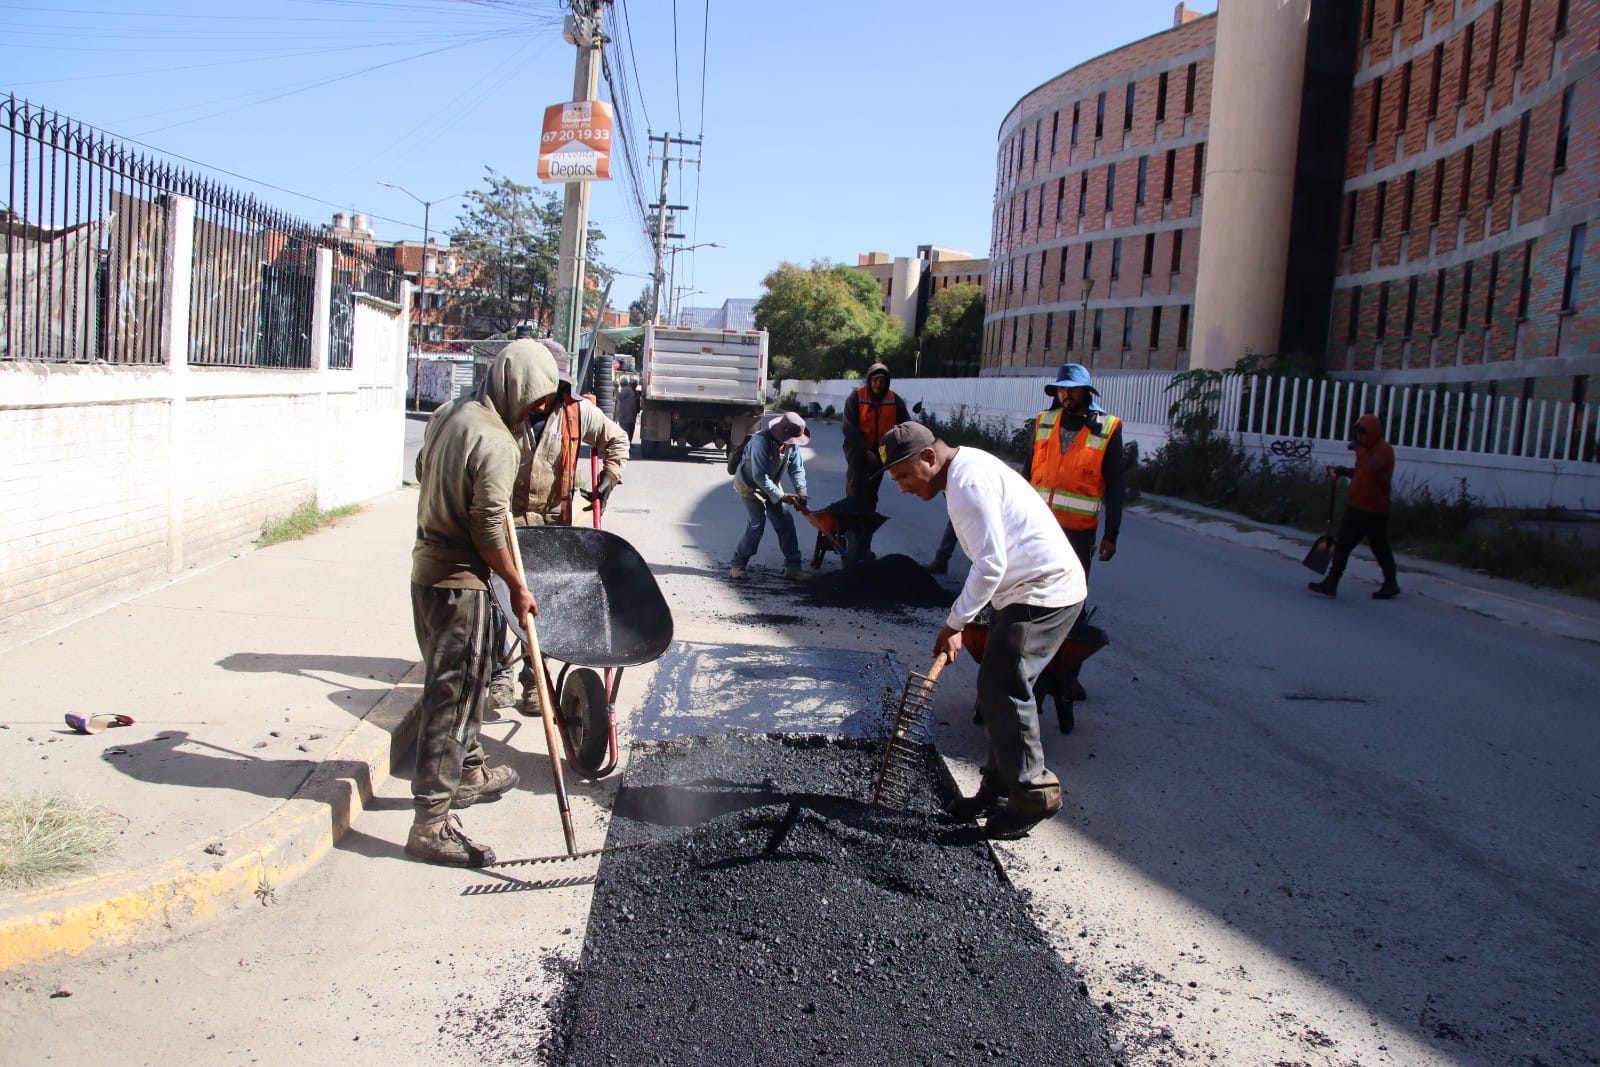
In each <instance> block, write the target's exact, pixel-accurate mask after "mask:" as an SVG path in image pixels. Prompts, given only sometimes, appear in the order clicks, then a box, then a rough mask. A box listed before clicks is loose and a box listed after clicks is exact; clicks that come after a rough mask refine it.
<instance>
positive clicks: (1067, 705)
mask: <svg viewBox="0 0 1600 1067" xmlns="http://www.w3.org/2000/svg"><path fill="white" fill-rule="evenodd" d="M1094 612H1095V609H1093V608H1090V609H1089V611H1087V612H1086V613H1084V614H1082V615H1079V616H1078V618H1077V621H1076V622H1074V623H1073V624H1072V629H1071V630H1069V631H1067V636H1066V638H1065V639H1064V640H1062V642H1061V647H1060V648H1058V649H1056V654H1055V655H1054V656H1052V657H1051V659H1050V662H1049V663H1048V664H1046V665H1045V668H1044V673H1043V674H1042V675H1041V676H1040V679H1039V683H1040V684H1039V686H1038V687H1036V692H1038V693H1044V692H1048V693H1050V694H1051V696H1052V697H1053V698H1054V699H1055V702H1056V724H1057V725H1058V726H1060V727H1061V732H1062V733H1064V734H1070V733H1071V732H1072V728H1073V727H1074V726H1075V725H1076V717H1075V715H1074V708H1073V699H1072V680H1073V679H1074V678H1075V677H1076V676H1077V672H1078V668H1079V667H1080V666H1082V665H1083V661H1084V660H1086V659H1088V658H1089V657H1090V656H1092V655H1094V654H1095V653H1096V652H1099V651H1100V650H1101V649H1102V648H1105V647H1106V646H1107V645H1109V644H1110V643H1111V639H1110V638H1109V637H1107V636H1106V632H1105V631H1104V630H1102V629H1101V628H1100V627H1098V626H1095V625H1092V623H1091V622H1090V620H1091V619H1093V618H1094ZM992 616H993V612H992V611H990V610H989V609H987V608H986V609H984V610H983V611H982V612H980V613H979V614H978V617H977V618H976V619H974V620H973V621H972V622H970V623H968V624H967V625H966V626H965V627H964V628H963V629H962V631H961V647H962V648H965V649H966V650H967V651H968V652H971V653H972V660H973V662H974V663H982V662H983V650H984V646H985V645H987V644H988V640H989V619H990V618H991V617H992ZM1039 710H1040V712H1041V713H1042V712H1043V711H1044V708H1043V707H1041V708H1040V709H1039ZM972 721H973V722H982V721H983V717H982V713H981V712H980V711H978V710H977V709H976V708H975V709H974V710H973V720H972Z"/></svg>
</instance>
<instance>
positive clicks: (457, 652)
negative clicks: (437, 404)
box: [406, 341, 561, 867]
mask: <svg viewBox="0 0 1600 1067" xmlns="http://www.w3.org/2000/svg"><path fill="white" fill-rule="evenodd" d="M560 384H561V383H560V378H559V374H558V372H557V370H556V363H555V359H554V358H553V357H552V355H551V354H550V352H549V350H548V349H546V348H545V347H544V346H543V345H541V344H539V343H538V342H536V341H521V342H514V343H512V344H509V345H507V346H506V347H505V349H504V350H503V351H502V352H501V353H500V355H498V356H496V357H495V360H494V362H493V363H491V364H490V365H489V373H488V377H487V378H486V379H485V381H484V384H483V388H482V389H481V390H480V391H479V392H477V393H475V394H473V395H471V396H465V397H461V398H459V399H456V400H453V401H451V402H450V403H448V404H445V405H444V406H443V407H441V408H439V409H438V410H437V411H435V412H434V413H433V417H432V418H430V419H429V420H428V428H427V430H426V431H425V432H424V434H423V439H422V448H421V450H420V451H419V452H418V453H417V469H416V473H417V485H418V491H417V536H416V544H415V546H414V547H413V548H412V551H411V615H412V621H413V624H414V625H415V627H416V632H417V644H418V646H419V647H420V648H421V650H422V661H423V664H424V672H425V675H424V680H423V685H422V697H421V700H420V701H419V703H418V723H417V765H416V771H415V772H414V774H413V776H412V782H411V792H412V803H413V805H414V809H415V810H414V815H413V821H412V826H411V832H410V834H409V835H408V836H407V838H406V854H407V855H408V856H411V857H413V858H415V859H419V860H423V861H424V862H427V863H443V864H450V865H454V866H462V867H482V866H485V865H487V864H490V863H493V862H494V851H493V850H492V849H490V848H488V847H486V846H484V845H479V844H477V843H476V842H474V841H472V840H471V839H470V838H468V837H467V836H466V833H465V832H464V831H463V830H462V827H461V821H460V819H459V818H458V817H457V816H455V815H452V814H451V810H452V809H453V808H464V807H468V806H470V805H472V804H476V803H479V802H481V801H485V800H492V799H495V798H496V797H499V796H500V795H502V794H503V793H505V792H506V791H507V790H509V789H511V788H512V787H513V786H515V785H516V784H517V772H516V771H514V770H512V769H511V768H509V767H490V766H489V765H488V763H487V761H486V760H485V758H484V751H483V745H482V744H481V743H480V742H479V740H478V728H479V726H480V725H481V724H482V722H483V709H484V704H485V702H486V700H487V695H488V690H489V671H490V659H491V657H490V652H491V649H492V647H493V642H494V641H495V639H496V637H497V636H498V635H497V632H496V631H495V630H494V628H493V626H492V624H491V621H490V619H491V612H490V596H489V575H490V572H493V573H495V574H498V575H499V576H500V577H501V578H502V579H503V580H504V581H505V583H506V586H507V587H508V588H509V590H510V593H511V607H512V610H514V611H516V612H517V613H518V615H523V614H537V613H538V610H539V609H538V604H537V603H536V602H535V601H534V598H533V594H532V593H531V592H530V591H529V590H528V586H527V583H526V581H525V580H524V577H523V573H522V566H521V564H520V562H519V560H518V556H517V551H516V546H515V545H513V544H512V543H511V541H510V535H509V533H508V528H509V523H508V522H507V517H508V516H509V515H510V513H511V494H512V487H513V486H514V485H515V483H516V479H517V466H518V461H519V455H518V446H517V439H516V437H515V436H514V434H515V432H516V431H517V429H518V428H519V427H521V426H522V425H523V424H524V423H525V422H526V421H527V420H528V419H529V418H530V417H534V416H537V415H539V414H545V413H548V412H550V411H552V410H554V409H555V408H556V407H557V405H558V404H559V399H558V396H557V389H558V388H559V386H560Z"/></svg>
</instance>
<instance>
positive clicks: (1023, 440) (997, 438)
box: [922, 404, 1033, 463]
mask: <svg viewBox="0 0 1600 1067" xmlns="http://www.w3.org/2000/svg"><path fill="white" fill-rule="evenodd" d="M922 421H923V424H924V425H926V426H927V427H928V429H930V430H932V431H933V433H934V436H935V437H938V438H940V439H941V440H943V441H944V442H945V443H946V444H949V445H954V446H956V447H957V448H959V447H961V446H962V445H971V446H972V447H973V448H981V449H983V450H984V451H985V452H992V453H994V454H995V455H997V456H1000V457H1002V458H1004V459H1010V460H1014V461H1016V462H1019V463H1020V462H1021V461H1023V460H1024V459H1026V458H1027V457H1028V454H1029V452H1030V451H1032V448H1033V442H1032V440H1031V434H1030V432H1029V428H1028V427H1027V426H1024V427H1022V428H1021V429H1018V430H1012V429H1011V427H1010V424H1008V423H1007V422H1005V420H1003V419H980V418H977V417H974V416H970V415H968V414H967V407H966V405H965V404H963V405H961V406H960V407H958V408H956V410H955V412H954V413H953V414H952V415H951V416H950V417H949V418H948V419H941V418H940V417H939V416H937V415H933V414H931V413H929V414H924V415H923V416H922Z"/></svg>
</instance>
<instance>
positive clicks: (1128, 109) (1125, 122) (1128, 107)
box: [1122, 82, 1134, 133]
mask: <svg viewBox="0 0 1600 1067" xmlns="http://www.w3.org/2000/svg"><path fill="white" fill-rule="evenodd" d="M1133 84H1134V83H1133V82H1129V83H1128V99H1127V101H1126V102H1125V103H1124V104H1123V106H1122V132H1123V133H1127V132H1128V131H1129V130H1131V129H1133Z"/></svg>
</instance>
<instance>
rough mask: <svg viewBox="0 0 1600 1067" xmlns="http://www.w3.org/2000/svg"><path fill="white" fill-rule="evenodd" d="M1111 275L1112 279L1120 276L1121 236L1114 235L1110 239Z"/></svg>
mask: <svg viewBox="0 0 1600 1067" xmlns="http://www.w3.org/2000/svg"><path fill="white" fill-rule="evenodd" d="M1111 277H1112V279H1113V280H1115V279H1117V278H1120V277H1122V238H1120V237H1116V238H1113V239H1112V241H1111Z"/></svg>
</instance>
